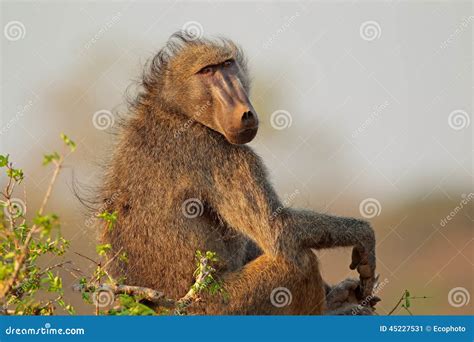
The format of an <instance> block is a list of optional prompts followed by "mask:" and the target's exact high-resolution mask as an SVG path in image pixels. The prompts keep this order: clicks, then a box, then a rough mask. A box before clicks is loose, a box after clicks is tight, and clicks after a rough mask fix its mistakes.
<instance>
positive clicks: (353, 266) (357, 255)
mask: <svg viewBox="0 0 474 342" xmlns="http://www.w3.org/2000/svg"><path fill="white" fill-rule="evenodd" d="M359 264H360V253H359V250H358V249H357V247H354V248H352V262H351V264H350V266H349V268H350V269H351V270H355V269H356V267H357V266H359Z"/></svg>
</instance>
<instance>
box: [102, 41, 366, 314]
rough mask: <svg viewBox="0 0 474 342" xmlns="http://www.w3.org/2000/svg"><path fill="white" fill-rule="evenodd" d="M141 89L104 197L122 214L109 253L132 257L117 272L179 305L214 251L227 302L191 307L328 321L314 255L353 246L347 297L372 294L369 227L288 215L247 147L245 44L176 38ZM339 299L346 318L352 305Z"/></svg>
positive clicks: (251, 121) (251, 111)
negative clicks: (201, 258)
mask: <svg viewBox="0 0 474 342" xmlns="http://www.w3.org/2000/svg"><path fill="white" fill-rule="evenodd" d="M141 85H142V90H141V91H140V92H139V94H138V97H137V99H136V100H135V101H134V102H133V103H132V106H131V115H130V117H129V118H128V119H127V120H126V122H125V123H124V125H123V128H122V131H121V133H120V135H119V137H120V138H119V141H118V143H117V146H116V149H115V152H114V154H113V156H112V160H111V163H110V165H109V166H108V168H107V171H106V173H105V180H104V185H103V187H102V189H101V192H100V196H101V197H100V198H101V200H102V201H103V203H106V204H107V205H106V207H107V210H108V211H110V212H112V211H117V212H118V220H117V223H116V225H115V228H114V229H111V230H110V229H107V230H105V231H104V234H103V239H104V241H106V242H108V243H110V244H111V245H112V251H111V254H114V253H116V252H118V251H120V250H122V251H125V252H126V253H127V254H128V259H129V262H128V263H121V262H120V261H119V260H118V258H116V259H114V261H113V262H112V265H111V267H112V272H113V273H114V274H116V275H122V276H125V277H126V279H127V280H126V282H127V284H130V285H137V286H145V287H150V288H154V289H158V290H160V291H163V292H164V293H165V294H166V295H167V296H169V297H170V298H174V299H177V298H180V297H182V296H183V295H184V294H186V292H187V290H188V289H189V287H190V285H191V284H192V283H193V281H194V279H193V270H194V267H195V264H194V262H193V260H194V257H195V252H196V250H202V251H206V250H210V251H214V252H216V253H217V255H218V256H219V260H220V261H219V263H218V265H217V275H218V276H219V278H220V279H222V284H223V286H224V288H225V291H226V292H227V296H226V298H225V299H223V298H220V296H213V297H211V296H210V297H209V298H205V299H204V301H203V302H202V305H201V304H196V306H195V308H194V310H195V312H197V313H205V314H323V313H325V310H326V307H328V306H329V307H331V305H328V304H327V303H326V292H330V288H328V287H327V286H326V285H325V283H324V282H323V280H322V278H321V275H320V271H319V268H318V262H317V258H316V255H315V254H314V252H313V251H312V250H311V249H316V250H317V249H324V248H332V247H343V246H352V247H353V256H352V264H351V266H350V267H351V268H352V269H355V268H357V270H358V272H359V274H360V282H359V281H357V282H356V286H354V282H350V281H349V282H346V283H347V284H348V285H347V286H346V288H345V293H346V294H345V295H343V296H346V297H347V296H349V292H351V290H353V292H354V291H356V292H357V294H358V297H357V298H362V297H363V296H367V295H370V294H371V293H372V288H373V285H374V271H375V237H374V233H373V231H372V229H371V227H370V226H369V224H368V223H366V222H364V221H360V220H357V219H354V218H342V217H335V216H329V215H325V214H319V213H316V212H313V211H307V210H294V209H290V208H284V207H283V206H282V203H281V202H280V200H279V198H278V196H277V194H276V193H275V191H274V189H273V187H272V185H271V184H270V182H269V181H268V179H267V172H266V170H265V167H264V165H263V163H262V161H261V159H260V158H259V157H258V156H257V155H256V154H255V152H254V151H253V150H252V149H251V148H249V147H248V146H246V145H245V144H246V143H248V142H249V141H251V140H252V139H253V138H254V137H255V135H256V133H257V128H258V117H257V113H256V111H255V108H254V107H253V106H252V104H251V103H250V100H249V97H248V95H247V94H249V88H250V85H249V75H248V71H247V66H246V61H245V58H244V56H243V53H242V51H241V49H240V48H239V47H237V46H236V45H235V44H234V43H233V42H231V41H229V40H226V39H215V40H214V39H204V38H199V39H194V38H193V37H188V36H187V35H186V34H185V33H176V34H174V35H173V36H171V38H170V40H169V41H168V42H167V44H166V46H165V47H164V48H163V49H162V50H160V51H159V52H158V54H157V55H156V56H155V57H154V58H153V59H152V60H151V61H150V63H149V64H148V65H147V67H146V69H145V73H144V76H143V80H142V83H141ZM112 197H115V200H113V201H111V200H109V199H110V198H112ZM274 213H278V214H277V215H274ZM346 283H344V282H343V283H341V284H342V285H341V284H340V285H339V289H340V288H341V286H344V284H346ZM278 290H281V291H283V292H285V293H284V294H283V295H285V296H287V300H286V302H285V303H283V305H282V303H280V302H278V298H273V297H275V296H278V295H279V294H278V293H277V292H278ZM342 292H344V291H342ZM342 292H341V291H339V292H337V293H342ZM329 298H330V296H328V300H329ZM331 298H332V297H331ZM337 301H340V302H341V305H339V306H341V307H343V308H342V309H343V310H342V311H340V312H339V313H349V312H350V310H351V309H352V308H353V306H355V305H357V303H352V304H351V305H349V306H348V305H347V301H346V302H345V303H343V302H344V298H342V299H341V298H337V299H336V300H334V302H337ZM342 304H344V305H342ZM336 309H337V308H336ZM362 311H364V310H362ZM365 311H367V310H365ZM365 311H364V312H365Z"/></svg>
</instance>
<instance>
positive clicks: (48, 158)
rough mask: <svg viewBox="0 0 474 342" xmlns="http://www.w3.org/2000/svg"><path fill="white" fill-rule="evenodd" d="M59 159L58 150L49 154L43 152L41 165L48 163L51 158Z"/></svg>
mask: <svg viewBox="0 0 474 342" xmlns="http://www.w3.org/2000/svg"><path fill="white" fill-rule="evenodd" d="M59 159H60V156H59V154H58V152H53V153H51V154H45V155H44V156H43V165H48V164H49V163H51V162H52V161H53V160H59Z"/></svg>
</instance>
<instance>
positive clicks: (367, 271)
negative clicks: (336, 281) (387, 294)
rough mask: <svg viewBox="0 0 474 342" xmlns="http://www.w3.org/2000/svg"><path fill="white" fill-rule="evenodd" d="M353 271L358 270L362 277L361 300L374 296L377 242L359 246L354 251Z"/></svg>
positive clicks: (351, 266)
mask: <svg viewBox="0 0 474 342" xmlns="http://www.w3.org/2000/svg"><path fill="white" fill-rule="evenodd" d="M349 267H350V268H351V270H353V269H356V268H357V272H359V277H360V293H359V296H360V298H359V299H363V298H366V297H368V296H371V295H372V291H373V289H374V285H375V240H374V241H373V243H372V242H371V243H369V244H367V245H366V246H362V245H357V246H355V247H354V248H353V249H352V263H351V265H350V266H349Z"/></svg>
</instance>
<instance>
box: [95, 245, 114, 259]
mask: <svg viewBox="0 0 474 342" xmlns="http://www.w3.org/2000/svg"><path fill="white" fill-rule="evenodd" d="M111 249H112V245H111V244H110V243H106V244H104V245H97V246H96V247H95V250H96V251H97V254H99V255H102V256H104V255H106V254H107V252H108V251H110V250H111Z"/></svg>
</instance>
